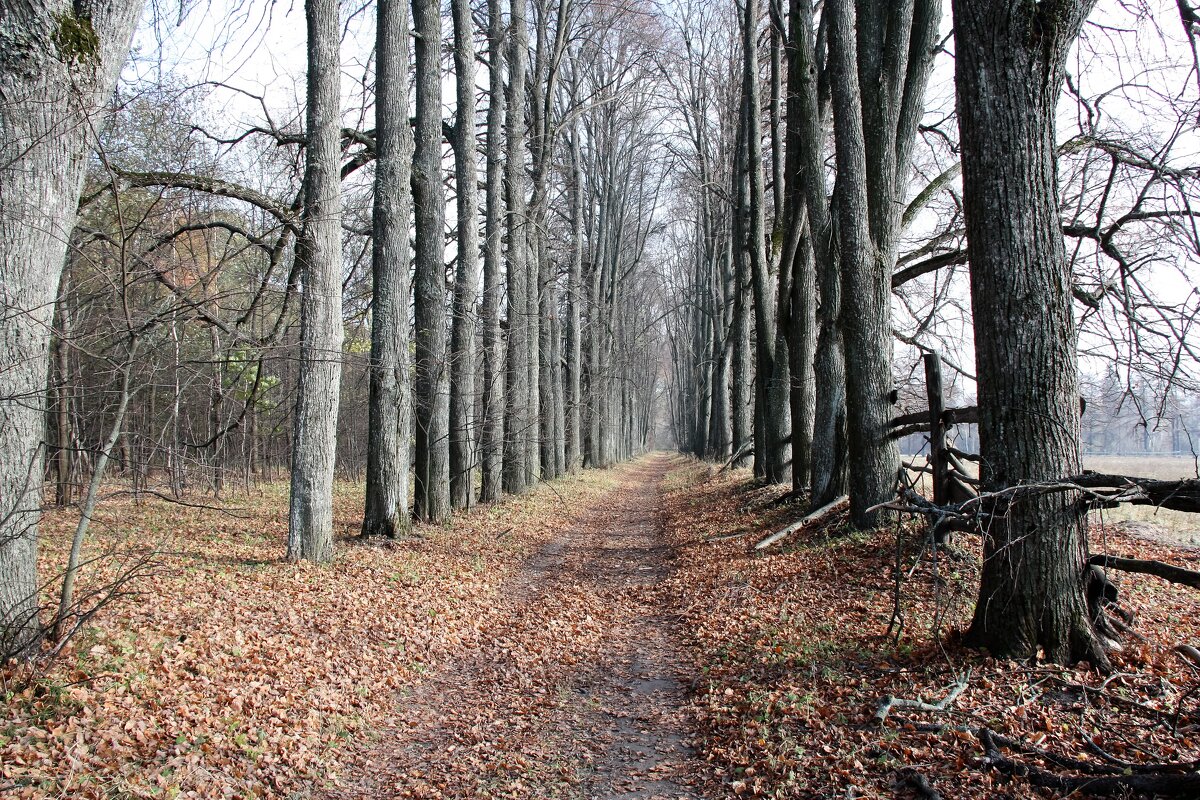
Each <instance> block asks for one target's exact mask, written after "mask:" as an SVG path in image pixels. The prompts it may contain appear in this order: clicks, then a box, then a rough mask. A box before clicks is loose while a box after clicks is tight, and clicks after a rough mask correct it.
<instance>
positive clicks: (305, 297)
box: [287, 0, 343, 563]
mask: <svg viewBox="0 0 1200 800" xmlns="http://www.w3.org/2000/svg"><path fill="white" fill-rule="evenodd" d="M304 13H305V18H306V20H307V24H308V111H307V131H308V136H307V145H306V148H305V167H304V187H305V190H304V199H305V203H304V233H303V236H302V237H301V240H300V242H299V243H298V246H297V250H296V259H297V261H299V263H300V281H301V285H302V286H303V294H302V296H301V299H300V320H301V321H300V364H299V367H300V377H299V381H298V386H297V398H296V418H295V427H294V431H295V433H294V438H293V444H292V481H291V500H290V505H291V509H290V514H289V518H288V542H287V559H288V560H289V561H298V560H300V559H307V560H309V561H316V562H321V563H324V562H328V561H331V560H332V559H333V469H334V460H335V458H336V455H337V414H338V400H339V392H340V388H341V387H340V384H341V374H342V337H343V329H342V194H341V138H342V126H341V109H340V108H339V104H340V98H341V86H340V80H341V59H340V56H339V52H338V51H339V45H340V41H341V28H340V26H339V24H338V4H337V2H336V0H306V2H305V7H304Z"/></svg>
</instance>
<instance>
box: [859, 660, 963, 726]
mask: <svg viewBox="0 0 1200 800" xmlns="http://www.w3.org/2000/svg"><path fill="white" fill-rule="evenodd" d="M970 680H971V673H970V672H967V674H966V675H963V676H962V677H960V678H958V679H957V680H956V681H955V682H954V685H953V686H951V687H950V691H949V692H948V693H947V694H946V696H945V697H943V698H942V699H941V700H939V701H938V702H936V703H926V702H925V701H924V700H908V699H906V698H903V697H895V696H893V695H890V694H889V695H888V696H887V697H885V698H883V699H882V700H880V701H879V707H878V708H876V709H875V724H876V725H882V724H883V723H884V720H886V719H887V715H888V714H889V713H890V712H891V710H892V709H893V708H911V709H915V710H917V711H946V710H947V709H949V708H950V706H952V705H953V704H954V701H955V700H957V699H958V697H959V695H961V694H962V693H963V692H964V691H966V688H967V682H968V681H970Z"/></svg>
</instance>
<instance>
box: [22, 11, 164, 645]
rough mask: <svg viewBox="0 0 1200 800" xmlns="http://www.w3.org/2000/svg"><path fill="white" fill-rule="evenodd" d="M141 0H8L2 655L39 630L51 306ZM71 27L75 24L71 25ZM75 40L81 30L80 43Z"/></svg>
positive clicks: (25, 642)
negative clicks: (75, 0)
mask: <svg viewBox="0 0 1200 800" xmlns="http://www.w3.org/2000/svg"><path fill="white" fill-rule="evenodd" d="M140 9H141V3H140V2H130V1H129V0H113V2H111V3H107V4H102V5H100V6H98V7H96V8H93V9H91V18H90V19H87V18H83V17H78V16H76V15H75V11H74V9H73V7H72V5H71V4H70V3H68V2H62V1H61V0H52V1H51V2H41V3H26V2H17V1H15V0H0V97H2V98H3V101H2V102H0V363H2V364H4V368H3V369H0V420H2V423H0V658H3V657H4V656H6V655H17V654H22V653H28V652H30V648H31V646H32V645H34V644H36V642H37V641H38V640H39V637H40V633H41V626H40V624H39V622H38V618H37V614H38V597H37V586H38V581H37V563H36V560H37V524H38V517H39V515H40V509H41V503H42V495H41V492H42V456H43V454H42V449H41V442H42V435H43V430H44V427H45V416H44V413H45V409H44V408H42V407H41V405H42V403H43V402H44V398H45V396H46V376H47V374H48V373H47V369H48V362H49V355H48V348H49V340H50V323H51V315H52V313H53V310H54V298H55V294H56V293H57V291H58V284H59V277H60V275H61V274H62V269H63V263H64V259H65V256H66V243H67V241H68V240H69V238H70V232H71V228H72V227H73V225H74V221H75V209H76V206H77V204H78V202H79V193H80V191H81V188H82V181H83V169H84V165H85V164H86V162H87V148H88V144H89V143H88V131H89V129H90V128H92V127H96V128H98V127H100V125H99V123H93V124H92V125H89V124H88V122H87V120H88V118H89V117H92V116H94V115H96V114H98V113H102V112H103V105H104V103H105V101H106V100H107V99H108V98H109V96H110V95H111V93H112V89H113V85H114V84H115V82H116V79H117V74H118V73H119V71H120V69H121V65H122V64H123V63H124V61H125V58H126V56H127V55H128V53H129V40H130V38H131V37H132V35H133V27H134V23H135V22H136V20H137V15H138V12H139V11H140ZM64 34H65V36H64ZM66 41H73V42H76V45H77V47H76V49H74V50H72V49H70V47H69V46H68V45H67V44H65V42H66Z"/></svg>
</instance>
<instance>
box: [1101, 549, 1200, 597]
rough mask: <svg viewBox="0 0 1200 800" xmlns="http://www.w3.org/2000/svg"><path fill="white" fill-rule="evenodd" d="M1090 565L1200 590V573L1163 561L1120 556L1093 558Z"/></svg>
mask: <svg viewBox="0 0 1200 800" xmlns="http://www.w3.org/2000/svg"><path fill="white" fill-rule="evenodd" d="M1088 563H1089V564H1091V565H1093V566H1096V567H1103V568H1105V569H1116V570H1120V571H1122V572H1138V573H1141V574H1143V575H1153V576H1155V577H1156V578H1162V579H1163V580H1165V581H1170V582H1171V583H1181V584H1183V585H1184V586H1190V587H1192V588H1193V589H1200V572H1193V571H1192V570H1190V569H1184V568H1183V567H1173V566H1171V565H1170V564H1166V563H1164V562H1162V561H1149V560H1145V559H1140V558H1121V557H1120V556H1106V555H1104V556H1092V557H1091V558H1089V559H1088Z"/></svg>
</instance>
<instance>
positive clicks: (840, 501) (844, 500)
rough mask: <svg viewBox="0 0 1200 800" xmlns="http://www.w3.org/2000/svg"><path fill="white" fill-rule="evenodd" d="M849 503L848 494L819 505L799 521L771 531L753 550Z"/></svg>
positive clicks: (769, 543)
mask: <svg viewBox="0 0 1200 800" xmlns="http://www.w3.org/2000/svg"><path fill="white" fill-rule="evenodd" d="M849 504H850V496H849V495H842V496H841V497H839V498H837V499H836V500H834V501H833V502H832V503H829V504H828V505H824V506H821V507H820V508H818V509H817V510H816V511H814V512H812V513H811V514H809V515H808V516H806V517H803V518H802V519H801V520H800V521H799V522H794V523H792V524H791V525H788V526H787V527H786V528H784V529H783V530H779V531H776V532H775V533H772V534H771V535H770V536H768V537H767V538H765V539H763V540H762V541H761V542H759V543H758V544H756V545H754V549H755V550H764V549H766V548H768V547H770V546H771V545H773V544H775V543H776V542H778V541H780V540H781V539H783V538H785V537H787V536H790V535H792V534H793V533H795V532H796V531H798V530H800V529H801V528H804V527H805V526H808V525H812V524H813V523H815V522H820V521H821V520H823V519H825V518H826V517H830V516H833V515H834V514H836V513H838V512H839V511H841V510H842V509H843V508H845V507H846V506H847V505H849Z"/></svg>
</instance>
